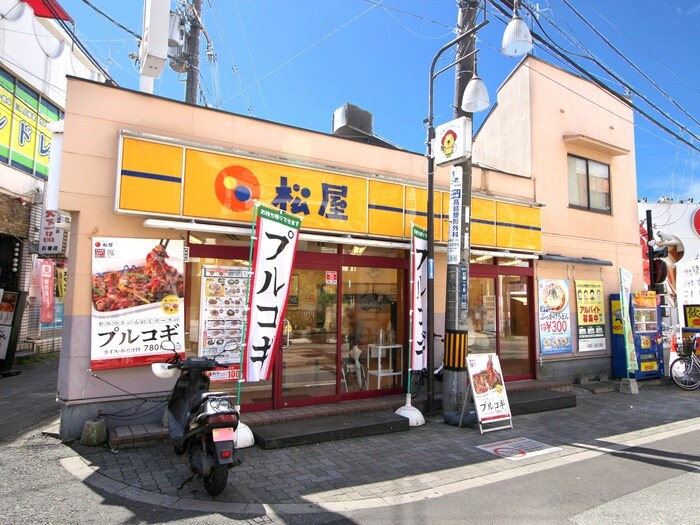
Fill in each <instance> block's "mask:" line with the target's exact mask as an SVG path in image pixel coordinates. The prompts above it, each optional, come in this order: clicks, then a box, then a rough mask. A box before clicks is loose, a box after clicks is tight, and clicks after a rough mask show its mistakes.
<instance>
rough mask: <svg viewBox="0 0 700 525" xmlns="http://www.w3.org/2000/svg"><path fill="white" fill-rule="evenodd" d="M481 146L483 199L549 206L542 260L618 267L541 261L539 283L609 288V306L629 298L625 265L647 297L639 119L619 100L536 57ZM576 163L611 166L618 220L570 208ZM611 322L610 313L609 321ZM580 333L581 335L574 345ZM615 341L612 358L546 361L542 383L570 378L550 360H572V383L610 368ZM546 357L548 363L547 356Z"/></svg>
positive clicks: (514, 78) (512, 83)
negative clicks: (570, 162)
mask: <svg viewBox="0 0 700 525" xmlns="http://www.w3.org/2000/svg"><path fill="white" fill-rule="evenodd" d="M475 141H476V142H475V162H476V163H478V164H479V165H480V166H482V170H481V174H476V175H475V177H474V191H475V192H478V191H484V192H495V193H498V194H499V195H508V194H510V193H513V192H514V193H517V194H518V195H519V197H520V198H523V199H526V200H528V199H531V200H532V201H533V202H537V203H540V204H541V205H542V206H543V209H542V254H553V255H562V256H565V257H570V258H574V259H581V258H589V257H590V258H595V259H600V260H603V261H609V262H611V263H612V264H611V265H610V266H602V265H596V264H582V263H580V262H568V263H563V262H553V261H537V263H536V265H535V277H536V278H550V279H570V280H572V281H573V280H576V279H594V280H602V281H603V283H604V284H603V285H604V291H605V295H606V298H607V296H608V295H609V294H614V293H619V267H620V266H622V267H624V268H626V269H628V270H630V271H631V272H633V274H634V280H633V290H635V289H642V287H643V275H642V260H641V248H640V246H639V226H638V221H637V183H636V171H635V155H634V117H633V113H632V110H631V109H630V108H629V107H628V106H627V105H625V104H624V103H623V102H622V101H621V100H620V99H619V98H618V97H616V96H615V95H613V94H611V93H608V92H606V91H602V90H601V89H599V88H597V87H596V86H595V85H594V84H592V83H590V82H588V81H586V80H583V79H581V78H579V77H577V76H575V75H572V74H570V73H567V72H565V71H563V70H561V69H558V68H556V67H554V66H552V65H551V64H547V63H545V62H542V61H540V60H538V59H536V58H534V57H526V58H525V59H523V61H522V62H521V63H520V65H519V66H518V68H517V69H516V70H515V71H514V72H513V73H512V74H511V76H510V77H509V78H508V79H507V80H506V82H505V83H504V85H503V86H502V87H501V89H500V90H499V92H498V100H497V104H496V106H495V107H494V108H493V110H492V113H491V114H490V115H489V118H488V119H487V120H486V121H485V123H484V125H483V126H482V128H481V129H480V130H479V131H478V133H477V135H476V139H475ZM569 154H572V155H576V156H580V157H584V158H587V159H592V160H595V161H599V162H602V163H605V164H608V165H609V166H610V184H611V208H612V211H611V213H610V214H605V213H596V212H590V211H584V210H579V209H575V208H571V207H570V206H569V198H568V196H569V191H568V180H567V173H568V169H567V155H569ZM506 173H507V175H506ZM609 313H610V312H609V308H608V306H607V305H606V315H607V316H609ZM608 319H609V317H608ZM572 322H575V310H572ZM608 324H609V322H608ZM575 329H576V326H572V336H573V335H574V334H575V333H576V331H575ZM609 329H610V326H608V330H609ZM607 337H608V341H607V343H608V350H607V351H606V352H599V353H596V352H585V353H579V352H578V349H577V347H576V345H575V346H574V355H573V359H572V356H570V355H567V354H562V355H553V356H545V357H544V358H541V359H540V360H539V366H538V377H540V378H543V377H547V376H553V375H558V374H561V373H562V370H561V369H560V370H556V369H555V368H553V367H552V366H551V364H548V363H547V360H548V359H549V360H550V361H552V362H554V361H561V360H564V361H566V362H567V363H566V365H565V367H564V368H565V369H567V370H568V373H566V374H564V375H572V373H577V372H576V371H580V373H584V372H585V371H587V370H591V371H595V370H600V369H604V367H605V366H608V367H609V364H610V357H609V356H610V350H609V349H610V333H609V332H608V334H607ZM536 355H537V356H538V357H539V353H538V352H537V354H536ZM577 360H580V362H578V363H577ZM592 361H593V362H596V364H593V363H592Z"/></svg>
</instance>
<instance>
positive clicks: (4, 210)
mask: <svg viewBox="0 0 700 525" xmlns="http://www.w3.org/2000/svg"><path fill="white" fill-rule="evenodd" d="M31 208H32V206H31V205H30V204H27V205H26V206H22V205H21V204H20V203H19V202H18V201H17V197H15V196H13V195H7V194H4V193H0V233H4V234H7V235H13V236H15V237H20V238H21V239H24V238H26V237H27V231H28V230H29V216H30V213H31Z"/></svg>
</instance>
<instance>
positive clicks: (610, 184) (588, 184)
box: [566, 153, 612, 215]
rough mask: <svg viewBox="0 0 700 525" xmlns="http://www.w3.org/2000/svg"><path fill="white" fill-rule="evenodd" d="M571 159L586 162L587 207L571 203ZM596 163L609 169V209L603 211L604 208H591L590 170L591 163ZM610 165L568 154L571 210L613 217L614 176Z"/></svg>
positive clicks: (567, 179)
mask: <svg viewBox="0 0 700 525" xmlns="http://www.w3.org/2000/svg"><path fill="white" fill-rule="evenodd" d="M570 159H576V160H581V161H583V162H585V165H586V188H585V197H586V205H581V204H575V203H572V202H571V191H570V190H568V188H569V184H570V182H571V176H572V173H571V171H570ZM591 162H595V163H596V164H598V165H600V166H604V167H606V168H607V174H608V177H607V180H608V191H607V195H608V208H607V209H603V208H596V207H592V206H591V176H592V175H591V169H590V163H591ZM610 171H611V170H610V164H609V163H605V162H601V161H599V160H595V159H590V158H587V157H582V156H580V155H573V154H571V153H569V154H567V157H566V181H567V190H568V193H569V208H573V209H576V210H585V211H590V212H593V213H602V214H604V215H612V176H611V174H610Z"/></svg>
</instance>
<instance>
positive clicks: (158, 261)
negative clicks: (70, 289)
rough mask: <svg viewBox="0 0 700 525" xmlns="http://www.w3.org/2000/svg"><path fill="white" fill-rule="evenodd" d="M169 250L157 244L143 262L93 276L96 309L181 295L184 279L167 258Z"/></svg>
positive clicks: (93, 297) (147, 302) (182, 295)
mask: <svg viewBox="0 0 700 525" xmlns="http://www.w3.org/2000/svg"><path fill="white" fill-rule="evenodd" d="M168 257H169V256H168V252H167V251H166V247H165V246H164V245H163V244H157V245H156V246H155V247H154V248H153V249H152V250H151V251H150V252H149V253H148V255H146V261H145V264H144V265H143V266H128V267H127V266H125V267H124V268H123V269H121V270H117V271H111V272H103V273H96V274H93V276H92V302H93V304H94V305H95V309H96V310H97V311H98V312H114V311H117V310H124V309H125V308H132V307H134V306H142V305H145V304H152V303H158V302H160V301H161V300H162V299H163V298H164V297H166V296H168V295H175V296H177V297H184V292H185V280H184V277H183V276H182V274H180V273H179V272H178V271H177V270H176V269H175V268H173V267H172V266H170V265H169V264H168V263H167V262H166V259H167V258H168Z"/></svg>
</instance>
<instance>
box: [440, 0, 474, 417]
mask: <svg viewBox="0 0 700 525" xmlns="http://www.w3.org/2000/svg"><path fill="white" fill-rule="evenodd" d="M478 8H479V2H474V1H470V0H460V2H459V15H458V19H457V20H458V22H457V24H458V25H457V31H458V33H460V34H461V33H463V32H464V31H465V30H468V29H469V28H473V27H474V25H475V23H476V17H477V13H478ZM467 32H468V31H467ZM475 47H476V46H475V44H474V39H469V40H462V41H461V42H460V43H459V45H458V46H457V56H456V62H457V70H456V75H455V99H454V100H455V102H454V117H455V118H459V117H461V116H466V117H467V119H469V120H470V121H471V120H472V114H471V113H466V112H464V111H462V109H461V107H460V106H461V98H462V93H463V92H464V89H465V88H466V86H467V83H468V82H469V80H470V79H471V77H472V76H473V74H474V60H475V52H474V51H475ZM465 57H470V58H471V59H470V60H462V59H463V58H465ZM471 139H472V138H471V137H469V140H471ZM459 166H460V167H461V168H462V170H461V171H462V174H461V182H460V183H459V184H460V188H461V191H460V196H461V203H460V207H461V213H460V217H461V220H460V224H459V252H460V254H459V262H458V263H457V264H455V263H452V264H450V263H449V261H448V264H447V269H446V272H445V367H444V369H443V390H442V411H443V415H445V417H446V418H447V417H449V416H450V415H452V414H454V413H461V408H462V406H463V403H464V399H465V397H466V395H467V363H466V356H467V352H468V345H469V259H470V250H469V248H470V237H471V232H470V213H471V190H472V188H471V186H472V161H471V157H470V158H469V159H468V160H467V161H466V162H463V163H462V164H460V165H459Z"/></svg>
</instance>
